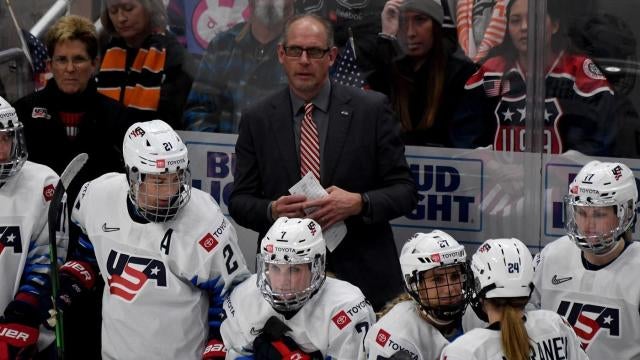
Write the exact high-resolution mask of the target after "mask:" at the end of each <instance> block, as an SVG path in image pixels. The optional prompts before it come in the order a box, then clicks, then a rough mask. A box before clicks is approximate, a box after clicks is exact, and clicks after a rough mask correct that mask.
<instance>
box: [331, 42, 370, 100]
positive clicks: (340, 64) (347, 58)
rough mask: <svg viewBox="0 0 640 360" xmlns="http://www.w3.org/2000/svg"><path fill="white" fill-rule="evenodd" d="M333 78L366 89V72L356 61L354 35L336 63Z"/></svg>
mask: <svg viewBox="0 0 640 360" xmlns="http://www.w3.org/2000/svg"><path fill="white" fill-rule="evenodd" d="M333 80H334V81H336V82H338V83H340V84H342V85H347V86H353V87H357V88H361V89H364V88H366V87H367V86H366V84H365V81H364V74H363V73H362V71H361V70H360V67H359V66H358V63H357V62H356V52H355V50H354V45H353V37H350V38H349V41H347V44H346V45H345V47H344V49H342V53H341V54H340V55H339V57H338V61H337V62H336V64H335V65H334V73H333Z"/></svg>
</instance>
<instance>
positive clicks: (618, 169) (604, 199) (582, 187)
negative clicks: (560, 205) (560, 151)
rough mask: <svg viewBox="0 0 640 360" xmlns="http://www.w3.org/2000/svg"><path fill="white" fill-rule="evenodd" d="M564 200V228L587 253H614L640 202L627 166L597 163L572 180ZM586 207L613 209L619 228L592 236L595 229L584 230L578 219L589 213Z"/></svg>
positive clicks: (583, 169)
mask: <svg viewBox="0 0 640 360" xmlns="http://www.w3.org/2000/svg"><path fill="white" fill-rule="evenodd" d="M564 201H565V206H564V209H565V228H566V230H567V234H568V235H569V238H571V240H573V241H574V242H575V243H576V245H578V247H579V248H580V249H582V250H584V251H589V252H592V253H594V254H603V253H606V252H608V251H609V250H611V248H613V246H614V245H615V244H616V242H617V241H618V239H620V238H621V237H622V235H623V234H624V233H625V232H626V231H627V230H628V229H629V228H630V227H631V226H632V224H633V223H634V222H635V216H636V207H637V203H638V189H637V187H636V179H635V176H634V175H633V172H632V171H631V169H629V168H628V167H627V166H626V165H625V164H622V163H618V162H600V161H597V160H594V161H591V162H589V163H588V164H586V165H585V166H584V167H582V169H581V170H580V172H579V173H578V175H576V177H575V178H574V179H573V181H572V182H571V185H569V194H568V195H567V196H565V199H564ZM584 207H591V208H593V207H612V209H613V211H614V214H615V215H616V217H617V219H618V221H617V224H616V226H615V227H614V228H613V229H611V230H606V231H604V232H600V231H598V232H599V233H593V230H592V229H582V230H581V229H580V227H579V226H578V225H579V220H578V219H576V217H577V216H579V215H580V213H581V212H585V211H586V210H584V209H583V208H584ZM595 222H597V220H596V221H595ZM595 222H594V225H595Z"/></svg>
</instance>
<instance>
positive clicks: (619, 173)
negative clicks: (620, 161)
mask: <svg viewBox="0 0 640 360" xmlns="http://www.w3.org/2000/svg"><path fill="white" fill-rule="evenodd" d="M611 172H612V173H613V176H614V177H615V178H616V181H618V180H620V178H621V177H622V166H620V165H618V166H616V167H614V168H613V170H611Z"/></svg>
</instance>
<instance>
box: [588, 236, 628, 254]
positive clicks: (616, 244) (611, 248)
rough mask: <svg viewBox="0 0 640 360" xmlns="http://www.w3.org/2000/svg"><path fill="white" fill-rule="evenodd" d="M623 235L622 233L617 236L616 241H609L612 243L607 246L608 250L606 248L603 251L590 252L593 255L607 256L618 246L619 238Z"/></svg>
mask: <svg viewBox="0 0 640 360" xmlns="http://www.w3.org/2000/svg"><path fill="white" fill-rule="evenodd" d="M623 237H624V234H622V235H620V236H618V238H617V239H616V241H614V242H613V243H611V244H612V245H611V247H609V249H608V250H606V251H605V252H602V253H598V252H595V251H591V253H592V254H593V255H594V256H602V257H605V256H608V255H609V254H611V253H612V252H614V251H615V250H616V247H617V246H618V244H619V243H620V240H622V238H623Z"/></svg>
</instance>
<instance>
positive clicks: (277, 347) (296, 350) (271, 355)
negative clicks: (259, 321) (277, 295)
mask: <svg viewBox="0 0 640 360" xmlns="http://www.w3.org/2000/svg"><path fill="white" fill-rule="evenodd" d="M290 330H291V329H290V328H289V327H288V326H287V325H286V324H284V323H283V322H282V321H280V319H278V318H277V317H275V316H272V317H270V318H269V320H267V322H266V324H265V325H264V327H263V328H262V333H261V334H260V335H258V336H257V337H256V338H255V339H254V340H253V356H254V358H255V359H256V360H283V359H286V360H289V359H299V360H316V359H319V360H322V359H323V357H322V354H321V353H320V352H319V351H315V352H313V353H312V354H307V353H306V352H304V351H303V350H301V349H300V346H298V344H296V342H295V341H293V339H291V338H290V337H289V336H286V335H284V334H285V333H286V332H287V331H290Z"/></svg>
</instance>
